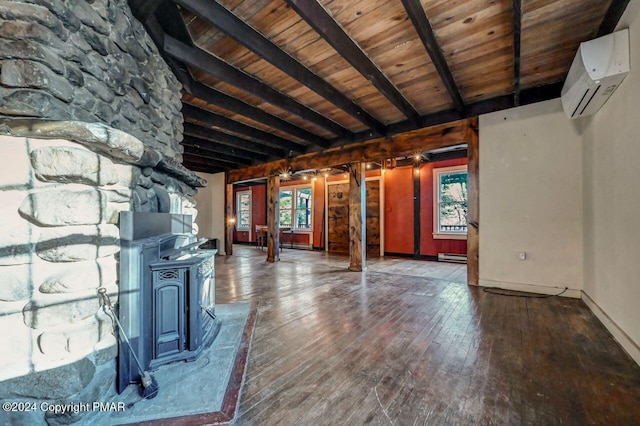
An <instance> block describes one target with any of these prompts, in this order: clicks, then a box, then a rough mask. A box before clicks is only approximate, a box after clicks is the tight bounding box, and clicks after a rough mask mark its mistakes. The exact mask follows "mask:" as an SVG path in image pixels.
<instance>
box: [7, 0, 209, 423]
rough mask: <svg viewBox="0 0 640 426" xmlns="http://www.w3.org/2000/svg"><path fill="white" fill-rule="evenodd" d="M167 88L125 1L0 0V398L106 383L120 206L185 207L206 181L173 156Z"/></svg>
mask: <svg viewBox="0 0 640 426" xmlns="http://www.w3.org/2000/svg"><path fill="white" fill-rule="evenodd" d="M180 89H181V86H180V84H179V83H178V81H177V80H176V78H175V76H174V75H173V74H172V73H171V71H170V69H169V67H168V66H167V65H166V64H165V63H164V61H163V60H162V57H161V56H160V55H159V53H158V51H157V48H156V47H155V45H154V44H153V42H152V41H151V39H150V37H149V36H148V35H147V34H146V32H145V30H144V28H143V27H142V25H141V24H140V23H139V22H137V21H136V20H135V18H133V16H132V15H131V12H130V10H129V7H128V5H127V3H126V1H123V0H93V1H85V0H16V1H0V164H1V171H0V199H1V200H2V202H1V203H0V219H1V221H0V329H1V330H2V337H3V350H2V351H0V402H6V401H20V402H29V401H32V402H41V401H45V402H50V403H59V404H65V403H77V402H92V401H106V400H108V399H109V398H110V396H111V395H113V393H114V392H115V391H114V389H115V388H114V382H115V377H116V361H115V358H116V355H117V341H116V337H115V333H114V328H113V324H112V322H111V321H110V320H109V318H108V317H107V316H106V315H105V314H104V312H103V311H102V309H101V307H100V299H99V297H98V295H97V292H96V290H97V288H98V287H101V286H104V287H106V288H107V289H108V293H109V294H110V297H111V299H112V301H114V302H116V301H117V296H118V259H119V252H120V248H121V243H120V234H119V227H118V217H119V213H120V212H121V211H137V212H165V213H177V214H188V215H191V216H192V217H193V218H194V219H195V216H196V214H197V211H196V209H195V204H196V203H195V201H194V199H193V198H192V197H193V195H195V193H196V188H197V187H202V186H204V185H205V184H206V182H205V181H203V180H202V179H200V178H199V177H198V176H196V175H195V174H194V173H192V172H190V171H189V170H187V169H185V168H184V167H183V166H182V165H181V161H182V156H181V152H182V147H181V146H180V144H179V143H180V142H181V140H182V130H183V125H182V114H181V112H180V109H181V102H180V99H181V94H180ZM194 227H195V224H194ZM1 414H2V416H3V418H2V419H3V420H4V419H8V421H9V423H12V421H15V422H17V423H25V422H27V423H29V424H45V423H49V424H69V423H73V422H77V421H80V420H83V419H85V417H84V416H90V415H91V413H90V412H79V413H73V412H72V413H69V412H67V413H64V414H60V413H53V412H42V411H40V410H35V411H33V412H29V413H11V412H2V413H1Z"/></svg>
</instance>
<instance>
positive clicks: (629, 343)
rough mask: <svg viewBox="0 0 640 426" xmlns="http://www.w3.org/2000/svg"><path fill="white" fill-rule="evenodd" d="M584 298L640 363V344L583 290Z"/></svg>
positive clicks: (615, 337)
mask: <svg viewBox="0 0 640 426" xmlns="http://www.w3.org/2000/svg"><path fill="white" fill-rule="evenodd" d="M582 300H583V301H584V303H585V304H586V305H587V306H588V307H589V309H591V312H593V314H594V315H595V316H596V317H597V318H598V319H599V320H600V322H601V323H602V324H603V325H604V326H605V328H606V329H607V330H609V332H610V333H611V334H612V335H613V338H614V339H616V341H617V342H618V343H619V344H620V346H622V349H624V350H625V352H626V353H627V354H629V356H630V357H631V358H632V359H633V360H634V361H635V362H636V364H638V365H640V345H638V343H636V342H635V341H634V340H633V339H632V338H631V337H629V335H628V334H627V333H625V332H624V330H623V329H622V328H620V326H619V325H618V324H616V322H615V321H614V320H613V319H612V318H611V317H610V316H609V315H607V313H606V312H605V311H604V310H603V309H602V308H601V307H600V306H599V305H598V304H597V303H596V302H594V301H593V299H592V298H591V297H590V296H589V295H588V294H587V293H585V292H584V290H583V291H582Z"/></svg>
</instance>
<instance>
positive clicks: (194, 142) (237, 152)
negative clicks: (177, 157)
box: [180, 136, 268, 164]
mask: <svg viewBox="0 0 640 426" xmlns="http://www.w3.org/2000/svg"><path fill="white" fill-rule="evenodd" d="M180 144H181V145H184V146H185V147H190V148H196V149H201V150H203V151H207V152H211V153H217V154H220V155H222V156H221V157H220V158H225V157H226V156H228V157H229V159H230V160H238V161H244V162H245V163H249V164H250V163H251V162H252V161H253V162H255V161H259V162H265V161H268V157H267V156H266V155H259V154H256V153H255V152H249V151H244V150H242V149H238V148H232V147H229V146H226V145H220V144H217V143H215V142H211V141H208V140H206V139H200V138H196V137H193V136H185V138H184V140H183V141H182V142H180Z"/></svg>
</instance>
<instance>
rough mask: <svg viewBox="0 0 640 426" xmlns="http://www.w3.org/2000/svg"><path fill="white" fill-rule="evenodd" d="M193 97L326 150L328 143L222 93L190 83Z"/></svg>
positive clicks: (202, 85)
mask: <svg viewBox="0 0 640 426" xmlns="http://www.w3.org/2000/svg"><path fill="white" fill-rule="evenodd" d="M190 93H191V94H192V95H193V96H195V97H197V98H200V99H202V100H203V101H206V102H208V103H210V104H212V105H216V106H219V107H221V108H224V109H226V110H229V111H232V112H235V113H237V114H240V115H243V116H245V117H247V118H250V119H252V120H255V121H257V122H259V123H262V124H266V125H268V126H271V127H273V128H275V129H278V130H281V131H283V132H286V133H289V134H290V135H293V136H296V137H299V138H301V139H304V140H305V141H307V142H309V143H312V144H313V145H316V146H319V147H322V148H327V147H328V146H329V141H328V140H327V139H324V138H322V137H320V136H318V135H315V134H313V133H311V132H308V131H306V130H304V129H301V128H300V127H297V126H294V125H293V124H291V123H289V122H288V121H284V120H282V119H281V118H278V117H276V116H273V115H271V114H268V113H266V112H264V111H262V110H261V109H259V108H256V107H254V106H253V105H249V104H248V103H246V102H243V101H241V100H239V99H237V98H234V97H233V96H229V95H227V94H226V93H224V92H221V91H219V90H217V89H214V88H212V87H209V86H205V85H204V84H200V83H197V82H194V83H192V86H191V92H190Z"/></svg>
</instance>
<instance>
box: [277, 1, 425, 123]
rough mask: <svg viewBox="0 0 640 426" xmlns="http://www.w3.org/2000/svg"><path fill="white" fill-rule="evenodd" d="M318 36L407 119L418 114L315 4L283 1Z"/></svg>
mask: <svg viewBox="0 0 640 426" xmlns="http://www.w3.org/2000/svg"><path fill="white" fill-rule="evenodd" d="M286 2H287V4H288V5H289V6H291V8H292V9H293V10H295V11H296V12H297V13H298V15H300V16H301V17H302V19H304V20H305V21H306V22H307V23H308V24H309V25H310V26H311V28H313V29H314V30H315V31H316V32H317V33H318V34H320V36H321V37H322V38H323V39H324V40H325V41H326V42H327V43H329V44H330V45H331V47H333V48H334V49H335V50H336V52H338V53H339V54H340V55H341V56H342V57H343V58H344V59H346V60H347V61H348V62H349V63H350V64H351V65H352V66H353V67H354V68H355V69H356V70H358V72H360V74H362V75H363V76H364V77H365V78H366V79H367V80H369V81H371V83H372V84H373V85H374V86H375V87H376V89H378V90H379V91H380V93H382V94H383V95H384V96H385V97H386V98H387V99H388V100H389V101H390V102H391V103H392V104H393V105H394V106H395V107H396V108H398V110H400V111H401V112H402V113H403V114H404V115H405V116H406V117H407V118H409V119H418V118H419V117H420V113H418V111H416V110H415V108H414V107H413V105H411V103H410V102H409V101H408V100H407V98H405V97H404V95H403V94H402V93H400V91H399V90H398V89H397V88H396V87H395V86H394V84H393V83H392V82H391V81H390V80H389V79H388V78H387V76H386V75H384V73H383V72H382V71H381V70H380V69H379V68H378V66H377V65H376V64H374V63H373V61H372V60H371V59H370V58H369V57H368V56H367V54H366V53H365V52H364V51H363V50H362V49H361V48H360V46H358V45H357V44H356V42H355V41H354V40H353V39H352V38H351V37H350V36H349V35H348V34H347V33H346V32H345V31H344V29H343V28H342V27H341V26H340V24H338V23H337V22H336V21H335V20H334V19H333V17H332V16H331V15H330V14H329V12H327V10H326V9H325V8H324V6H322V5H321V4H320V3H318V2H317V1H316V0H286Z"/></svg>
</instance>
